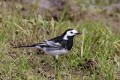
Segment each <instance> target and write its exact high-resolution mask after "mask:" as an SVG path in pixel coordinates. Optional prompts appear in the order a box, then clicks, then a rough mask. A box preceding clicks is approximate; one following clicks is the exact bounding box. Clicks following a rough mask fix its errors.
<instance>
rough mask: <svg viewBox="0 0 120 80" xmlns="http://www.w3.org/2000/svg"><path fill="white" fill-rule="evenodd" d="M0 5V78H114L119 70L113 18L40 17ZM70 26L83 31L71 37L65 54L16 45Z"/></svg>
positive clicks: (118, 40)
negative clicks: (72, 40)
mask: <svg viewBox="0 0 120 80" xmlns="http://www.w3.org/2000/svg"><path fill="white" fill-rule="evenodd" d="M12 7H13V6H11V8H10V10H9V12H6V11H4V9H0V79H1V80H54V79H57V80H82V79H83V80H115V79H118V80H119V79H120V78H119V76H116V75H117V73H118V72H119V71H120V62H119V56H120V55H119V53H120V36H119V34H117V33H113V32H112V22H109V23H108V25H105V24H104V18H101V19H99V22H95V21H94V20H90V21H87V20H75V21H73V22H72V21H70V20H69V19H67V18H66V19H64V20H62V19H63V17H64V14H65V10H64V12H63V14H62V19H61V18H60V20H58V21H55V20H54V19H53V18H51V19H50V20H46V19H43V18H42V16H40V15H37V14H35V13H33V12H32V11H31V13H30V14H28V15H27V16H24V17H23V16H22V13H21V12H20V10H19V9H18V10H15V11H14V10H13V9H12ZM68 28H73V29H76V30H78V31H79V32H82V34H81V35H78V36H77V37H75V39H74V46H73V48H72V50H71V51H70V52H69V53H68V54H67V55H63V56H61V57H59V64H56V63H55V61H54V59H53V57H51V56H49V55H46V54H43V52H41V51H39V50H36V49H26V48H25V49H23V48H22V49H15V48H13V47H14V46H18V45H30V44H33V43H39V42H41V41H44V40H47V39H50V38H52V37H55V36H58V35H60V34H62V33H63V32H64V31H65V30H66V29H68Z"/></svg>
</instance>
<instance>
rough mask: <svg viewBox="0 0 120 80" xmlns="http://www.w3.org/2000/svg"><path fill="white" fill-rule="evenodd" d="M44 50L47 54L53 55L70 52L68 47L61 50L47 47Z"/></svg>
mask: <svg viewBox="0 0 120 80" xmlns="http://www.w3.org/2000/svg"><path fill="white" fill-rule="evenodd" d="M44 51H45V53H46V54H48V55H52V56H56V55H62V54H66V53H67V52H68V50H66V49H60V50H47V49H45V50H44Z"/></svg>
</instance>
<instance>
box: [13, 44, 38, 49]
mask: <svg viewBox="0 0 120 80" xmlns="http://www.w3.org/2000/svg"><path fill="white" fill-rule="evenodd" d="M13 48H36V45H30V46H16V47H13Z"/></svg>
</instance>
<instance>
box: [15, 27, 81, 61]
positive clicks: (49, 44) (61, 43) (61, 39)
mask: <svg viewBox="0 0 120 80" xmlns="http://www.w3.org/2000/svg"><path fill="white" fill-rule="evenodd" d="M78 34H81V33H80V32H78V31H77V30H75V29H67V30H66V31H65V32H64V33H63V34H61V35H60V36H57V37H55V38H52V39H49V40H46V41H43V42H40V43H36V44H33V45H27V46H17V47H14V48H38V49H40V50H42V51H43V52H45V53H46V54H48V55H51V56H54V58H55V60H56V61H58V57H59V56H60V55H63V54H66V53H68V51H70V50H71V49H72V46H73V38H74V36H76V35H78Z"/></svg>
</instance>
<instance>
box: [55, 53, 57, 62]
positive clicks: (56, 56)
mask: <svg viewBox="0 0 120 80" xmlns="http://www.w3.org/2000/svg"><path fill="white" fill-rule="evenodd" d="M55 61H56V63H58V55H56V56H55Z"/></svg>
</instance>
